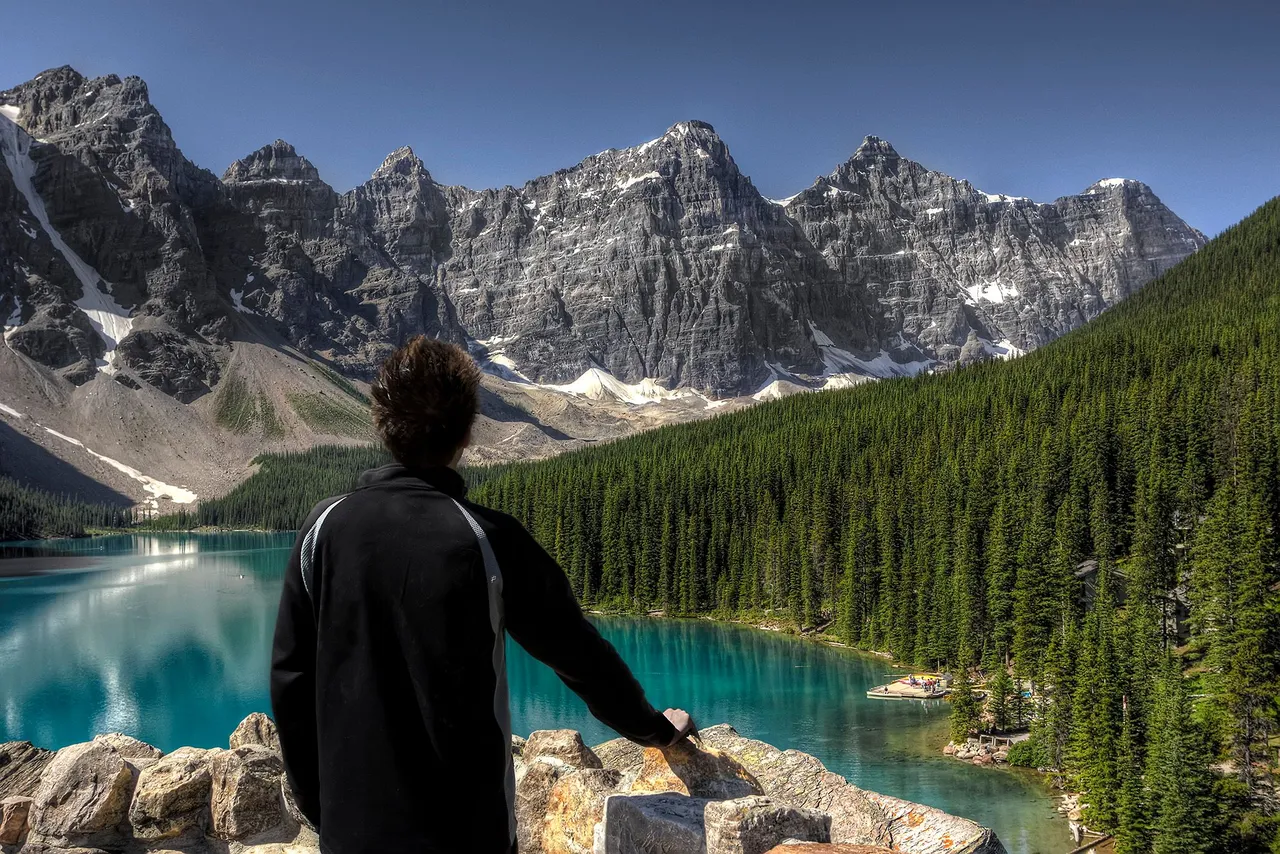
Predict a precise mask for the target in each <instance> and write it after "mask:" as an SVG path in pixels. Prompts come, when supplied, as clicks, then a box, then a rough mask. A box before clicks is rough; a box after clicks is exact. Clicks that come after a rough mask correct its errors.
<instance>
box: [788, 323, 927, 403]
mask: <svg viewBox="0 0 1280 854" xmlns="http://www.w3.org/2000/svg"><path fill="white" fill-rule="evenodd" d="M809 331H810V333H811V334H812V335H813V343H814V344H816V345H818V349H820V350H821V351H822V362H823V365H824V366H825V370H824V371H823V374H822V376H823V378H824V379H826V380H830V379H831V378H834V377H841V376H845V375H850V374H851V375H853V376H855V377H856V376H862V377H874V378H878V379H889V378H891V377H914V376H915V375H916V374H919V373H922V372H924V371H927V370H928V369H929V368H931V367H932V366H933V361H932V360H931V359H926V360H924V361H919V360H915V361H908V362H899V361H897V360H895V359H894V358H893V356H892V355H890V353H889V352H888V351H887V350H883V349H882V350H880V352H879V353H878V354H877V355H875V356H873V357H872V358H870V359H866V358H863V357H861V356H858V355H856V354H854V353H850V352H849V351H848V350H845V349H842V348H840V347H837V346H836V343H835V342H834V341H833V340H831V337H830V336H829V335H827V334H826V333H825V332H823V331H822V330H821V329H819V328H818V327H817V326H815V325H814V323H813V321H812V320H811V321H809ZM850 382H852V381H850ZM852 384H855V385H856V384H857V383H856V382H855V383H852ZM825 387H826V385H824V388H825ZM832 387H833V388H834V387H838V384H837V386H832Z"/></svg>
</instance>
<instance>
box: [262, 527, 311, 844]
mask: <svg viewBox="0 0 1280 854" xmlns="http://www.w3.org/2000/svg"><path fill="white" fill-rule="evenodd" d="M316 516H317V514H316V513H314V512H313V513H312V514H311V517H310V518H308V519H307V521H306V524H304V525H303V527H302V530H301V531H299V532H298V540H297V542H295V543H294V546H293V554H292V555H291V556H290V558H289V568H288V569H286V570H285V574H284V590H283V592H281V594H280V611H279V613H278V615H277V616H276V634H275V642H274V643H273V645H272V649H271V711H272V714H273V715H274V716H275V719H276V726H277V728H278V729H279V730H280V751H281V753H282V755H283V757H284V767H285V773H286V774H287V775H288V778H289V783H290V784H291V785H292V786H293V791H294V794H295V795H296V796H297V799H298V808H299V809H300V810H301V811H302V814H303V815H305V816H306V817H307V820H308V821H310V822H311V823H312V824H313V825H314V826H315V827H317V828H318V827H320V756H319V748H318V745H317V735H316V676H315V666H316V621H315V612H314V611H313V610H312V605H311V597H310V596H309V595H308V593H307V590H306V587H305V586H304V584H303V580H302V561H301V554H302V541H303V538H304V537H305V536H306V532H307V531H308V529H310V527H311V525H312V524H313V523H314V521H315V517H316Z"/></svg>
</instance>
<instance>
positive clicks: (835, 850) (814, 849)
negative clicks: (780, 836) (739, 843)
mask: <svg viewBox="0 0 1280 854" xmlns="http://www.w3.org/2000/svg"><path fill="white" fill-rule="evenodd" d="M765 854H896V853H895V852H894V850H893V849H892V848H882V847H880V846H879V845H850V844H848V843H832V844H826V843H821V842H784V843H782V844H781V845H779V846H778V847H777V848H773V849H770V850H769V851H767V852H765Z"/></svg>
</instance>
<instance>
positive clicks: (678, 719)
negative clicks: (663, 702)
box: [662, 709, 698, 747]
mask: <svg viewBox="0 0 1280 854" xmlns="http://www.w3.org/2000/svg"><path fill="white" fill-rule="evenodd" d="M662 714H663V716H664V717H665V718H666V719H667V720H669V721H671V725H672V726H673V727H675V728H676V736H675V738H673V739H671V744H675V743H677V742H678V741H680V739H682V738H684V737H685V736H687V735H691V736H693V737H694V738H695V739H696V738H698V727H697V726H696V725H694V723H693V718H691V717H689V713H688V712H686V711H685V710H684V709H667V710H666V711H665V712H663V713H662ZM671 744H668V745H667V746H668V747H670V746H671Z"/></svg>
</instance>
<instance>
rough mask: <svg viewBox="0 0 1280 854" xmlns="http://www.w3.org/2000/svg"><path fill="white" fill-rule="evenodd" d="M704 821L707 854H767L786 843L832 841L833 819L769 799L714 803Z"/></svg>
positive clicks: (759, 798)
mask: <svg viewBox="0 0 1280 854" xmlns="http://www.w3.org/2000/svg"><path fill="white" fill-rule="evenodd" d="M704 817H705V821H706V832H707V854H765V852H766V851H769V850H770V849H771V848H773V847H774V846H775V845H778V844H780V843H781V842H782V841H783V840H787V839H792V840H803V841H806V842H830V841H831V816H829V815H827V814H826V813H821V812H818V811H816V810H809V809H802V808H799V807H790V806H786V805H784V804H779V803H777V802H776V801H774V800H773V799H771V798H767V797H760V796H754V797H749V798H738V799H736V800H731V801H712V802H711V803H709V804H707V808H706V812H705V813H704Z"/></svg>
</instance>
